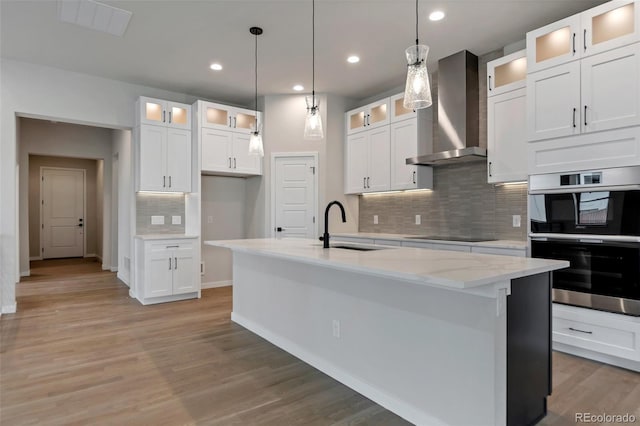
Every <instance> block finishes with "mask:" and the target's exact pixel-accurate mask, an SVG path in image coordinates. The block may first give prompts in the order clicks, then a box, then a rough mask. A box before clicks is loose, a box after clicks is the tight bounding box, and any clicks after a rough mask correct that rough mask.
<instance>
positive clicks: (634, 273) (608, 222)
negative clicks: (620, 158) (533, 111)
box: [529, 167, 640, 316]
mask: <svg viewBox="0 0 640 426" xmlns="http://www.w3.org/2000/svg"><path fill="white" fill-rule="evenodd" d="M529 194H530V195H529V219H530V223H531V229H530V237H531V256H532V257H541V258H547V259H562V260H567V261H569V262H570V263H571V266H570V267H569V268H566V269H563V270H559V271H555V272H554V273H553V300H554V302H556V303H563V304H568V305H575V306H583V307H588V308H592V309H598V310H603V311H609V312H617V313H622V314H627V315H633V316H640V167H625V168H615V169H603V170H597V171H585V172H572V173H557V174H547V175H532V176H530V179H529Z"/></svg>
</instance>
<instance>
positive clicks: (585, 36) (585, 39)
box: [584, 29, 587, 52]
mask: <svg viewBox="0 0 640 426" xmlns="http://www.w3.org/2000/svg"><path fill="white" fill-rule="evenodd" d="M584 51H585V52H586V51H587V30H586V29H585V30H584Z"/></svg>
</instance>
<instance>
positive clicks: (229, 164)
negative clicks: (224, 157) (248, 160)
mask: <svg viewBox="0 0 640 426" xmlns="http://www.w3.org/2000/svg"><path fill="white" fill-rule="evenodd" d="M229 168H231V157H229Z"/></svg>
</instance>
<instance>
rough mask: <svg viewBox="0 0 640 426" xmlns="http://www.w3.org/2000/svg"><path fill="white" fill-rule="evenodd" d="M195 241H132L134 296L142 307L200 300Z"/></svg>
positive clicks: (141, 239) (191, 239)
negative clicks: (133, 249) (134, 274)
mask: <svg viewBox="0 0 640 426" xmlns="http://www.w3.org/2000/svg"><path fill="white" fill-rule="evenodd" d="M196 242H197V239H196V238H195V237H194V238H188V239H163V240H158V239H150V240H149V239H143V238H136V268H135V269H136V271H135V272H136V279H135V293H136V294H135V296H136V298H137V299H138V300H139V301H140V302H141V303H142V304H143V305H148V304H153V303H162V302H171V301H175V300H183V299H190V298H195V297H200V282H199V276H198V268H197V265H196V263H197V262H196V261H195V256H194V251H195V245H196Z"/></svg>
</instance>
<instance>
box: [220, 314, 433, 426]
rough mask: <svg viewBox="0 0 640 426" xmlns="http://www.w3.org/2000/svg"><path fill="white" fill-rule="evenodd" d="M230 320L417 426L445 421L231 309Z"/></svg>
mask: <svg viewBox="0 0 640 426" xmlns="http://www.w3.org/2000/svg"><path fill="white" fill-rule="evenodd" d="M231 321H233V322H235V323H236V324H239V325H241V326H242V327H244V328H246V329H247V330H249V331H251V332H253V333H255V334H257V335H258V336H260V337H262V338H264V339H265V340H267V341H269V342H271V343H273V344H274V345H276V346H277V347H279V348H280V349H282V350H284V351H286V352H288V353H290V354H291V355H293V356H295V357H296V358H299V359H300V360H302V361H303V362H305V363H307V364H309V365H311V366H312V367H315V368H317V369H318V370H320V371H322V372H323V373H325V374H326V375H328V376H330V377H333V378H334V379H336V380H337V381H339V382H340V383H342V384H343V385H345V386H347V387H349V388H351V389H353V390H355V391H356V392H358V393H360V394H362V395H364V396H366V397H367V398H369V399H371V400H372V401H374V402H376V403H378V404H379V405H381V406H383V407H384V408H386V409H387V410H390V411H392V412H394V413H395V414H397V415H399V416H400V417H402V418H404V419H405V420H408V421H409V422H411V423H414V424H417V425H434V426H435V425H442V424H443V423H442V421H441V420H439V419H437V418H435V417H432V416H429V415H428V414H426V413H424V412H421V411H419V410H416V409H415V408H414V407H412V406H411V405H409V404H407V403H405V402H404V401H401V400H399V399H398V398H395V397H394V396H392V395H389V394H388V393H386V392H385V391H384V390H382V389H379V388H377V387H374V386H372V385H370V384H368V383H366V382H364V381H362V380H360V379H359V378H357V377H354V376H352V375H351V374H349V373H348V372H346V371H345V370H343V369H342V368H340V367H338V366H336V365H334V364H333V363H331V361H327V360H326V359H324V358H321V357H318V356H316V355H314V354H312V353H311V352H309V351H307V350H306V349H304V348H302V347H301V346H300V345H298V344H296V343H294V342H292V341H290V340H289V339H286V338H284V337H282V336H280V335H277V334H275V333H272V332H271V331H269V330H267V329H265V328H264V327H263V326H262V325H260V324H258V323H256V322H254V321H252V320H250V319H247V318H245V317H243V316H242V315H239V314H237V313H235V312H231Z"/></svg>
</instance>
